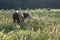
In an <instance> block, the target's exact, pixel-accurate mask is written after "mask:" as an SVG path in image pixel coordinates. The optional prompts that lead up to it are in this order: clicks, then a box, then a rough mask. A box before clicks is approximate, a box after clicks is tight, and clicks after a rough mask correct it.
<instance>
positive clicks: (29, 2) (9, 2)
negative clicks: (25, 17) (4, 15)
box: [0, 0, 60, 9]
mask: <svg viewBox="0 0 60 40" xmlns="http://www.w3.org/2000/svg"><path fill="white" fill-rule="evenodd" d="M19 8H22V9H27V8H29V9H34V8H60V0H0V9H19Z"/></svg>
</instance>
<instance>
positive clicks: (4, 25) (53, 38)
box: [0, 9, 60, 40]
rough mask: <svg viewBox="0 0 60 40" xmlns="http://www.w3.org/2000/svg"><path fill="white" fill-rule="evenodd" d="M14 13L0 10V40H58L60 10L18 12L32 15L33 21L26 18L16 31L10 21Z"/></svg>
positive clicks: (59, 38) (59, 33) (59, 39)
mask: <svg viewBox="0 0 60 40" xmlns="http://www.w3.org/2000/svg"><path fill="white" fill-rule="evenodd" d="M14 11H15V10H14V9H11V10H3V9H1V10H0V40H60V9H51V10H47V9H34V10H32V9H29V10H27V9H26V10H18V11H21V12H31V13H32V15H33V19H28V18H27V19H26V20H25V21H24V23H22V24H21V25H20V26H21V27H22V29H21V28H20V29H18V30H17V29H16V28H15V26H14V23H13V19H12V13H13V12H14ZM24 27H28V28H27V29H24Z"/></svg>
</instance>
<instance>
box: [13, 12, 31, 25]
mask: <svg viewBox="0 0 60 40" xmlns="http://www.w3.org/2000/svg"><path fill="white" fill-rule="evenodd" d="M26 18H30V19H32V15H31V13H24V12H19V11H15V12H14V14H13V22H14V23H17V24H19V22H20V21H24V20H25V19H26Z"/></svg>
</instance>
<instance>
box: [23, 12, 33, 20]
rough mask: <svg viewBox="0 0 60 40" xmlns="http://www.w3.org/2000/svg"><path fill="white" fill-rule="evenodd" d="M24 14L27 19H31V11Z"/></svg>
mask: <svg viewBox="0 0 60 40" xmlns="http://www.w3.org/2000/svg"><path fill="white" fill-rule="evenodd" d="M23 15H24V18H29V19H32V18H33V17H32V14H31V13H23Z"/></svg>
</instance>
